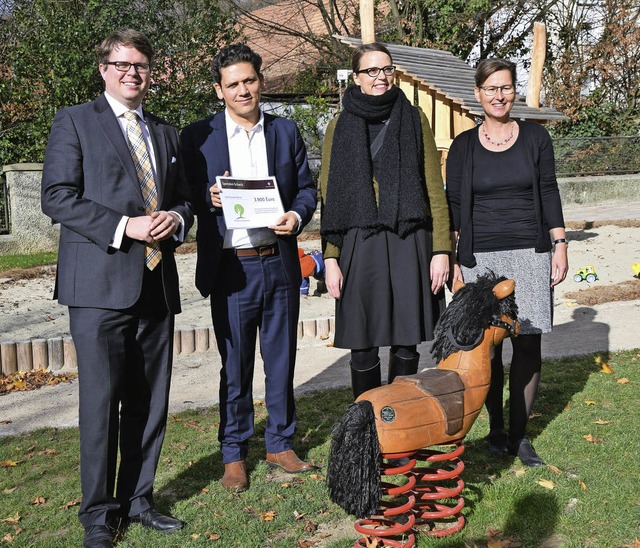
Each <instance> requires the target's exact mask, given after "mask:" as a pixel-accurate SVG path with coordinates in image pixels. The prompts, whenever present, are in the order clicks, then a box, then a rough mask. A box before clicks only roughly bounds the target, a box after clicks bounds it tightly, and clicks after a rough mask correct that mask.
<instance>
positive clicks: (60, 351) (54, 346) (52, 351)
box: [47, 337, 64, 371]
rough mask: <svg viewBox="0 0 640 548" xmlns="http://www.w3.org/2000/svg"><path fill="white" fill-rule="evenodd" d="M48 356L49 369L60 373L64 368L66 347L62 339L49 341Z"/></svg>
mask: <svg viewBox="0 0 640 548" xmlns="http://www.w3.org/2000/svg"><path fill="white" fill-rule="evenodd" d="M47 354H48V356H49V368H50V369H51V370H52V371H58V370H59V369H62V368H63V367H64V345H63V344H62V337H54V338H53V339H49V340H47Z"/></svg>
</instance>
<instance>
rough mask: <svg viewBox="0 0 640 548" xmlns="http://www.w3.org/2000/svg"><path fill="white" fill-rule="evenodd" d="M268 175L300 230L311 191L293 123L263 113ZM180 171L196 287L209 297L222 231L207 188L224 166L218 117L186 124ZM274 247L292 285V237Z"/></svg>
mask: <svg viewBox="0 0 640 548" xmlns="http://www.w3.org/2000/svg"><path fill="white" fill-rule="evenodd" d="M264 131H265V142H266V146H267V161H268V163H269V175H275V177H276V180H277V181H278V190H279V191H280V196H281V198H282V204H283V206H284V209H285V211H295V212H297V213H298V214H299V215H300V217H301V218H302V226H301V227H299V229H302V227H304V226H305V225H306V224H307V223H308V222H309V221H310V220H311V217H312V216H313V212H314V211H315V209H316V205H317V202H316V187H315V184H314V182H313V179H312V177H311V171H310V170H309V163H308V161H307V151H306V148H305V146H304V142H303V140H302V136H301V135H300V132H299V131H298V128H297V126H296V124H295V123H294V122H292V121H291V120H287V119H285V118H278V117H276V116H272V115H270V114H265V115H264ZM181 143H182V150H183V155H184V163H185V170H186V172H187V179H188V181H189V186H190V187H191V196H192V199H193V202H194V207H195V210H196V214H197V215H198V232H197V235H196V239H197V242H198V262H197V266H196V287H197V288H198V289H199V290H200V293H202V295H203V296H205V297H207V296H209V295H210V294H211V288H212V285H213V284H214V282H215V278H216V273H217V270H218V265H219V262H220V256H221V254H222V245H223V243H224V235H225V233H226V230H227V227H226V225H225V222H224V216H223V215H222V211H221V210H220V209H217V208H214V207H213V206H212V205H211V197H210V195H209V188H210V187H211V186H212V185H213V184H215V182H216V176H217V175H223V174H224V172H225V171H230V168H229V146H228V143H227V132H226V123H225V117H224V113H219V114H216V115H215V116H213V117H212V118H207V119H205V120H200V121H199V122H196V123H194V124H191V125H190V126H187V127H186V128H185V129H184V130H183V132H182V136H181ZM278 246H279V248H280V257H281V258H282V262H283V264H284V266H285V271H286V273H287V275H288V276H290V277H291V280H292V283H293V284H294V285H295V286H296V287H298V286H299V285H300V283H301V281H302V279H301V273H300V263H299V259H298V250H297V240H296V237H295V236H289V237H286V238H285V237H279V238H278Z"/></svg>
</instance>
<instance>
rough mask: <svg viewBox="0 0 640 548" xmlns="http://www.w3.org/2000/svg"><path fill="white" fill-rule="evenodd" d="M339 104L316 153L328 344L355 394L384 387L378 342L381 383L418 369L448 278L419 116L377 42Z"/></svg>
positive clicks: (361, 54)
mask: <svg viewBox="0 0 640 548" xmlns="http://www.w3.org/2000/svg"><path fill="white" fill-rule="evenodd" d="M352 69H353V80H354V82H355V85H352V86H349V87H348V88H347V90H346V91H345V95H344V98H343V106H344V110H343V111H342V112H341V113H340V114H339V115H338V116H337V117H336V118H335V119H334V120H332V121H331V122H330V124H329V126H328V128H327V132H326V134H325V140H324V146H323V151H322V168H321V172H320V186H321V195H322V220H321V235H322V239H323V257H324V260H325V268H326V284H327V289H328V291H329V294H330V295H331V296H332V297H333V298H335V299H336V317H335V337H334V346H336V347H338V348H349V349H351V362H350V363H351V383H352V387H353V393H354V397H356V398H357V397H358V396H359V395H360V394H361V393H363V392H365V391H367V390H369V389H371V388H375V387H377V386H380V385H381V370H380V359H379V347H380V346H390V347H391V350H390V354H389V374H388V382H391V381H392V380H393V378H394V377H395V376H396V375H412V374H414V373H416V372H417V370H418V361H419V358H420V355H419V353H418V352H417V350H416V348H417V345H418V343H420V342H423V341H426V340H431V339H432V338H433V328H434V325H435V323H436V321H437V319H438V316H439V314H440V311H441V310H442V309H443V308H444V291H443V287H444V284H445V283H446V281H447V278H448V276H449V255H450V253H451V239H450V233H449V213H448V208H447V202H446V196H445V192H444V188H443V185H442V175H441V171H440V160H439V157H438V152H437V150H436V145H435V140H434V137H433V133H432V131H431V128H430V126H429V122H428V121H427V118H426V116H425V115H424V113H422V111H420V110H419V109H417V108H415V107H414V106H412V105H411V103H410V102H409V100H408V99H407V98H406V96H405V95H404V93H403V92H402V90H400V89H399V88H398V87H396V86H395V85H394V83H393V74H394V71H395V67H394V66H393V61H392V59H391V55H390V53H389V51H388V50H387V48H385V47H384V46H383V45H382V44H379V43H373V44H363V45H361V46H360V47H358V48H357V49H356V51H355V52H354V54H353V59H352Z"/></svg>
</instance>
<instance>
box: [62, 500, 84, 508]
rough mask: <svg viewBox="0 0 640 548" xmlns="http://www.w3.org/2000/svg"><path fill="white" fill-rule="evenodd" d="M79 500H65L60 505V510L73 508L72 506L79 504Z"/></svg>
mask: <svg viewBox="0 0 640 548" xmlns="http://www.w3.org/2000/svg"><path fill="white" fill-rule="evenodd" d="M80 502H82V501H80V500H70V501H69V502H65V503H64V504H63V505H62V506H60V509H61V510H68V509H69V508H73V507H74V506H80Z"/></svg>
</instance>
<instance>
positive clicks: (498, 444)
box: [485, 343, 508, 454]
mask: <svg viewBox="0 0 640 548" xmlns="http://www.w3.org/2000/svg"><path fill="white" fill-rule="evenodd" d="M493 350H494V353H493V357H492V358H491V383H490V385H489V392H488V393H487V399H486V400H485V405H486V407H487V412H488V413H489V435H488V436H487V437H486V438H485V439H486V440H487V449H488V450H489V452H490V453H494V454H499V453H505V452H506V451H507V441H508V439H507V432H506V431H505V429H504V413H503V401H502V392H503V388H504V364H503V362H502V343H500V344H499V345H498V346H496V347H495V348H494V349H493Z"/></svg>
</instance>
